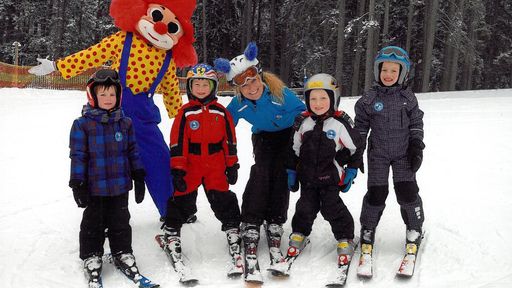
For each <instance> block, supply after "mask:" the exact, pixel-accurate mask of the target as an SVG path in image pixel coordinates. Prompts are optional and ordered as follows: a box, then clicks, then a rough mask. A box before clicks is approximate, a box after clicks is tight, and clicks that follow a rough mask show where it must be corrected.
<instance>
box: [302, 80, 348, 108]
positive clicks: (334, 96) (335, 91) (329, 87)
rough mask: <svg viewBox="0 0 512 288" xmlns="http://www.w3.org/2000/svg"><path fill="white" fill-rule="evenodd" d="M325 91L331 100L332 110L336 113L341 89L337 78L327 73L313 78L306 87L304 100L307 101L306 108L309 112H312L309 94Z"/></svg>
mask: <svg viewBox="0 0 512 288" xmlns="http://www.w3.org/2000/svg"><path fill="white" fill-rule="evenodd" d="M315 89H323V90H325V91H326V92H327V94H328V95H329V97H330V99H331V109H330V110H332V111H335V110H336V108H337V107H338V104H339V101H340V87H339V85H338V81H336V78H334V77H332V76H331V75H329V74H326V73H319V74H315V75H313V76H311V77H310V78H309V79H308V81H307V82H306V85H305V87H304V99H305V100H306V107H307V108H308V111H311V109H310V107H309V94H310V93H311V90H315Z"/></svg>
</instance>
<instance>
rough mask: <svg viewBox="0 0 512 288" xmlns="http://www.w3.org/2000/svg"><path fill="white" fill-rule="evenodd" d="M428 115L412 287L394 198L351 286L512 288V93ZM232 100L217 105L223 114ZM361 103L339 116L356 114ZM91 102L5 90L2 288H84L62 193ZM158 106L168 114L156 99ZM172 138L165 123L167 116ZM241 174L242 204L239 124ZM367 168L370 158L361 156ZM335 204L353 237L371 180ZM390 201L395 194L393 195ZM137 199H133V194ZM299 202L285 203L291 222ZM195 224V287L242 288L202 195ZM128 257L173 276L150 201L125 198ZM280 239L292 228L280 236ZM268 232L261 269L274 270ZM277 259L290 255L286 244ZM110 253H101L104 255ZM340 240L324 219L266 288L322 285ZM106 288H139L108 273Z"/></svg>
mask: <svg viewBox="0 0 512 288" xmlns="http://www.w3.org/2000/svg"><path fill="white" fill-rule="evenodd" d="M417 96H418V99H419V103H420V107H421V109H422V110H423V111H424V112H425V117H424V122H425V144H426V150H425V152H424V162H423V166H422V167H421V169H420V170H419V172H418V175H417V178H418V183H419V186H420V194H421V196H422V198H423V202H424V208H425V215H426V221H425V229H426V230H427V231H428V236H427V239H426V240H425V242H424V246H423V247H422V249H423V251H422V252H423V253H422V255H421V256H420V264H419V267H417V270H416V273H415V276H414V277H413V278H412V279H410V280H405V281H404V280H400V279H396V278H395V272H396V270H397V269H398V265H399V262H400V259H401V257H402V253H403V247H404V238H405V227H404V224H403V222H402V219H401V217H400V212H399V206H398V204H397V203H396V198H395V196H394V193H392V192H391V193H390V195H389V197H388V200H387V207H386V210H385V212H384V215H383V216H382V220H381V224H380V225H379V227H378V230H377V239H376V244H375V256H376V260H375V267H374V273H375V275H374V278H373V279H372V280H370V281H361V280H359V279H357V277H356V275H355V272H356V265H354V264H356V263H357V260H358V256H356V257H355V259H354V260H355V261H354V263H353V264H352V267H351V270H350V274H349V278H348V281H347V285H346V286H347V287H486V288H491V287H493V288H494V287H512V261H510V256H512V245H510V242H509V241H511V240H510V239H512V212H511V207H512V185H511V182H510V179H511V178H510V177H511V172H512V89H505V90H482V91H464V92H451V93H427V94H418V95H417ZM229 100H230V99H229V98H221V99H220V101H221V103H223V104H227V103H228V102H229ZM356 100H357V97H351V98H343V99H342V100H341V104H340V108H341V109H344V110H346V111H348V112H349V114H350V115H351V116H354V112H353V106H354V104H355V101H356ZM85 102H86V96H85V93H84V92H80V91H52V90H37V89H15V88H0V263H1V264H0V265H1V266H0V267H1V268H0V283H1V284H0V286H1V287H3V288H10V287H37V288H46V287H86V282H85V280H84V277H83V273H82V270H81V265H82V263H81V260H80V259H79V258H78V232H79V225H80V221H81V216H82V211H83V210H82V209H79V208H77V207H76V204H75V202H74V200H73V196H72V192H71V190H70V189H69V188H68V187H67V184H68V180H69V166H70V160H69V158H68V153H69V148H68V142H69V130H70V128H71V124H72V121H73V119H75V118H76V117H78V116H79V114H80V111H81V107H82V105H83V104H84V103H85ZM155 102H156V103H158V105H159V107H160V108H161V112H162V115H166V113H165V109H164V107H163V105H162V103H161V102H162V101H161V96H160V95H156V96H155ZM163 118H164V121H163V123H162V124H161V129H162V131H163V133H164V136H165V137H166V138H167V137H168V135H169V130H170V126H171V123H172V121H169V120H168V119H167V118H166V117H165V116H163ZM237 136H238V151H239V158H240V164H241V169H240V171H239V179H238V182H237V184H236V185H234V186H232V189H233V190H234V191H235V192H236V193H237V195H238V199H239V201H241V198H242V197H241V196H242V193H243V190H244V187H245V183H246V182H247V179H248V175H249V170H250V166H251V165H252V163H253V160H252V147H251V142H250V136H251V132H250V126H249V125H248V124H247V123H246V122H244V121H241V123H239V125H238V126H237ZM365 162H366V158H365ZM355 181H356V183H355V184H354V185H353V186H352V189H351V190H350V192H349V193H346V194H342V198H343V200H344V201H345V203H346V204H347V206H348V207H349V209H350V211H351V212H352V215H353V216H354V219H355V221H356V223H355V224H356V233H357V234H358V231H359V227H360V226H359V220H358V219H359V213H360V210H361V201H362V198H363V196H364V193H365V191H366V176H365V175H364V174H359V175H358V177H357V178H356V180H355ZM391 191H392V189H391ZM130 193H133V192H130ZM298 196H299V193H292V195H291V199H290V209H289V212H288V217H289V219H291V217H292V216H293V213H294V210H295V202H296V201H297V199H298ZM198 208H199V212H198V214H197V216H198V218H199V220H198V221H197V222H196V223H195V224H190V225H185V226H184V228H183V230H182V236H183V237H182V239H183V240H182V241H183V242H182V244H183V251H184V254H185V255H186V261H187V262H188V263H189V266H190V267H191V268H192V269H193V270H194V271H195V273H196V275H197V276H198V277H199V280H200V284H199V285H198V286H197V287H243V286H244V283H243V280H242V279H236V280H232V279H227V278H226V276H225V274H226V268H227V263H228V261H229V258H228V253H227V245H226V240H225V235H224V233H222V232H221V231H220V222H219V221H217V220H216V219H215V217H214V215H213V212H212V211H211V209H210V207H209V204H208V202H207V200H206V197H205V195H204V194H203V193H202V192H201V193H200V195H199V197H198ZM130 212H131V215H132V218H131V225H132V228H133V249H134V255H135V257H136V259H137V263H138V266H139V268H140V270H141V272H142V273H143V274H144V275H146V276H147V277H148V278H150V279H151V280H153V281H155V282H157V283H159V284H161V286H162V287H178V286H179V285H178V278H177V276H176V273H175V272H174V271H173V270H172V267H171V265H170V263H168V260H167V258H166V257H165V255H164V253H163V252H162V251H161V250H160V248H159V247H158V246H157V245H156V242H155V241H154V239H153V238H154V235H155V234H157V233H159V232H160V229H159V228H160V224H161V223H160V222H159V221H158V218H159V216H158V213H157V210H156V208H155V207H154V204H153V203H152V201H151V199H150V197H149V194H146V199H145V200H144V202H143V203H142V204H139V205H137V204H135V201H134V199H133V197H131V199H130ZM284 229H285V239H286V238H287V237H288V235H289V233H290V232H291V231H290V229H291V228H290V221H288V222H287V223H286V224H285V226H284ZM264 238H265V237H264V234H262V240H261V242H260V250H259V259H260V266H261V268H262V271H264V269H266V268H267V267H268V265H269V259H268V248H267V247H266V244H265V240H264ZM283 246H284V247H283V248H282V250H283V251H285V249H286V247H287V240H284V241H283ZM106 250H107V251H108V250H109V249H108V246H107V245H106ZM335 267H336V241H335V239H334V238H333V236H332V233H331V229H330V227H329V225H328V223H327V222H326V221H324V220H323V218H322V216H321V215H318V218H317V221H316V222H315V224H314V226H313V232H312V234H311V245H310V246H308V248H307V249H306V250H305V251H304V253H303V254H302V255H301V256H300V257H299V258H298V259H297V261H296V262H295V263H294V265H293V268H292V275H291V277H290V278H288V279H277V278H273V277H272V276H271V275H270V274H268V273H266V272H264V273H263V275H264V280H265V284H264V285H263V287H269V288H270V287H323V286H324V285H325V284H326V283H327V282H328V281H329V280H330V279H331V277H333V276H334V273H335ZM103 271H104V272H103V275H104V277H103V282H104V286H105V287H107V288H110V287H112V288H114V287H115V288H123V287H134V285H133V284H132V283H131V282H129V281H128V280H126V279H125V278H123V277H122V276H121V275H120V274H119V273H117V272H115V271H114V268H113V267H112V266H111V265H109V264H106V265H105V266H104V270H103Z"/></svg>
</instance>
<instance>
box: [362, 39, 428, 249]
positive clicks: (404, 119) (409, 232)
mask: <svg viewBox="0 0 512 288" xmlns="http://www.w3.org/2000/svg"><path fill="white" fill-rule="evenodd" d="M409 68H410V62H409V56H408V54H407V52H406V51H405V50H403V49H402V48H400V47H396V46H388V47H384V48H382V49H381V50H380V51H379V53H378V55H377V57H376V58H375V62H374V74H375V81H376V82H377V83H376V85H375V86H374V87H373V88H372V89H370V90H369V91H368V92H366V93H365V94H364V95H363V96H362V97H361V98H360V99H359V100H358V101H357V103H356V105H355V113H356V116H355V127H356V129H357V130H358V131H359V133H360V134H361V136H362V137H363V138H364V140H365V142H366V138H367V136H368V132H369V131H371V133H370V135H369V137H368V153H367V154H368V192H367V193H366V195H365V197H364V199H363V207H362V210H361V218H360V221H361V244H362V252H363V253H367V254H370V255H371V251H372V249H373V244H374V240H375V229H376V227H377V225H378V223H379V220H380V217H381V215H382V212H383V211H384V207H385V201H386V198H387V196H388V177H389V168H390V167H392V168H393V186H394V189H395V193H396V198H397V201H398V204H400V210H401V214H402V218H403V221H404V223H405V225H406V239H407V243H416V244H418V245H419V243H420V241H421V235H422V226H423V220H424V214H423V204H422V200H421V197H420V195H419V194H418V192H419V188H418V185H417V183H416V171H417V170H418V169H419V168H420V165H421V162H422V159H423V149H424V148H425V145H424V144H423V112H422V111H421V110H420V108H419V107H418V100H417V99H416V96H415V95H414V93H413V92H412V91H411V90H410V89H409V88H407V86H405V81H406V76H407V73H408V72H409ZM365 145H366V144H365Z"/></svg>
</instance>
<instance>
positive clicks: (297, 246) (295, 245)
mask: <svg viewBox="0 0 512 288" xmlns="http://www.w3.org/2000/svg"><path fill="white" fill-rule="evenodd" d="M308 243H309V238H308V237H307V236H305V235H304V234H302V233H298V232H294V233H292V234H290V242H289V244H288V251H287V252H286V258H285V265H280V268H281V271H280V272H281V273H282V274H283V275H285V276H288V275H290V268H291V267H292V264H293V262H294V261H295V259H297V257H299V255H300V254H301V253H302V251H303V250H304V248H306V246H307V245H308ZM282 266H284V267H285V269H282Z"/></svg>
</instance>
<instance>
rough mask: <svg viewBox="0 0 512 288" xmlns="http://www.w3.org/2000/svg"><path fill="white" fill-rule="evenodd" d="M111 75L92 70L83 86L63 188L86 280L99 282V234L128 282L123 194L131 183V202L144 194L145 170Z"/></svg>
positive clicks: (134, 271) (130, 263) (131, 261)
mask: <svg viewBox="0 0 512 288" xmlns="http://www.w3.org/2000/svg"><path fill="white" fill-rule="evenodd" d="M121 91H122V90H121V84H120V81H119V76H118V74H117V72H116V71H114V70H110V69H101V70H98V71H97V72H96V73H95V74H93V75H92V76H91V78H90V79H89V81H88V82H87V98H88V104H87V105H85V106H84V107H83V110H82V117H79V118H78V119H76V120H75V121H74V122H73V126H72V128H71V133H70V144H69V147H70V154H69V157H70V158H71V177H70V179H71V180H70V181H69V186H70V187H71V188H72V189H73V196H74V198H75V201H76V204H77V205H78V207H80V208H85V210H84V214H83V217H82V223H81V225H80V258H81V259H82V260H84V270H85V272H86V275H88V276H87V277H88V278H89V279H88V280H89V281H90V282H99V281H101V278H100V275H101V268H102V258H101V257H102V255H103V244H104V243H105V230H107V232H106V234H107V237H108V239H109V244H110V250H111V253H112V256H113V260H114V264H115V265H116V266H117V267H118V268H119V269H121V270H122V271H125V272H124V273H125V274H126V275H127V276H128V277H130V278H131V279H137V278H136V277H137V276H138V275H139V272H138V268H137V266H136V264H135V257H134V256H133V254H132V252H133V250H132V228H131V227H130V223H129V221H130V212H129V211H128V191H130V190H131V189H132V187H133V185H132V181H134V182H135V201H136V202H137V203H141V202H142V200H143V199H144V193H145V183H144V177H145V171H144V168H143V166H142V163H141V162H140V159H139V153H138V150H137V145H136V142H135V134H134V131H133V127H132V122H131V119H130V118H128V117H125V116H124V113H123V111H122V109H121V108H120V104H121Z"/></svg>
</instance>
